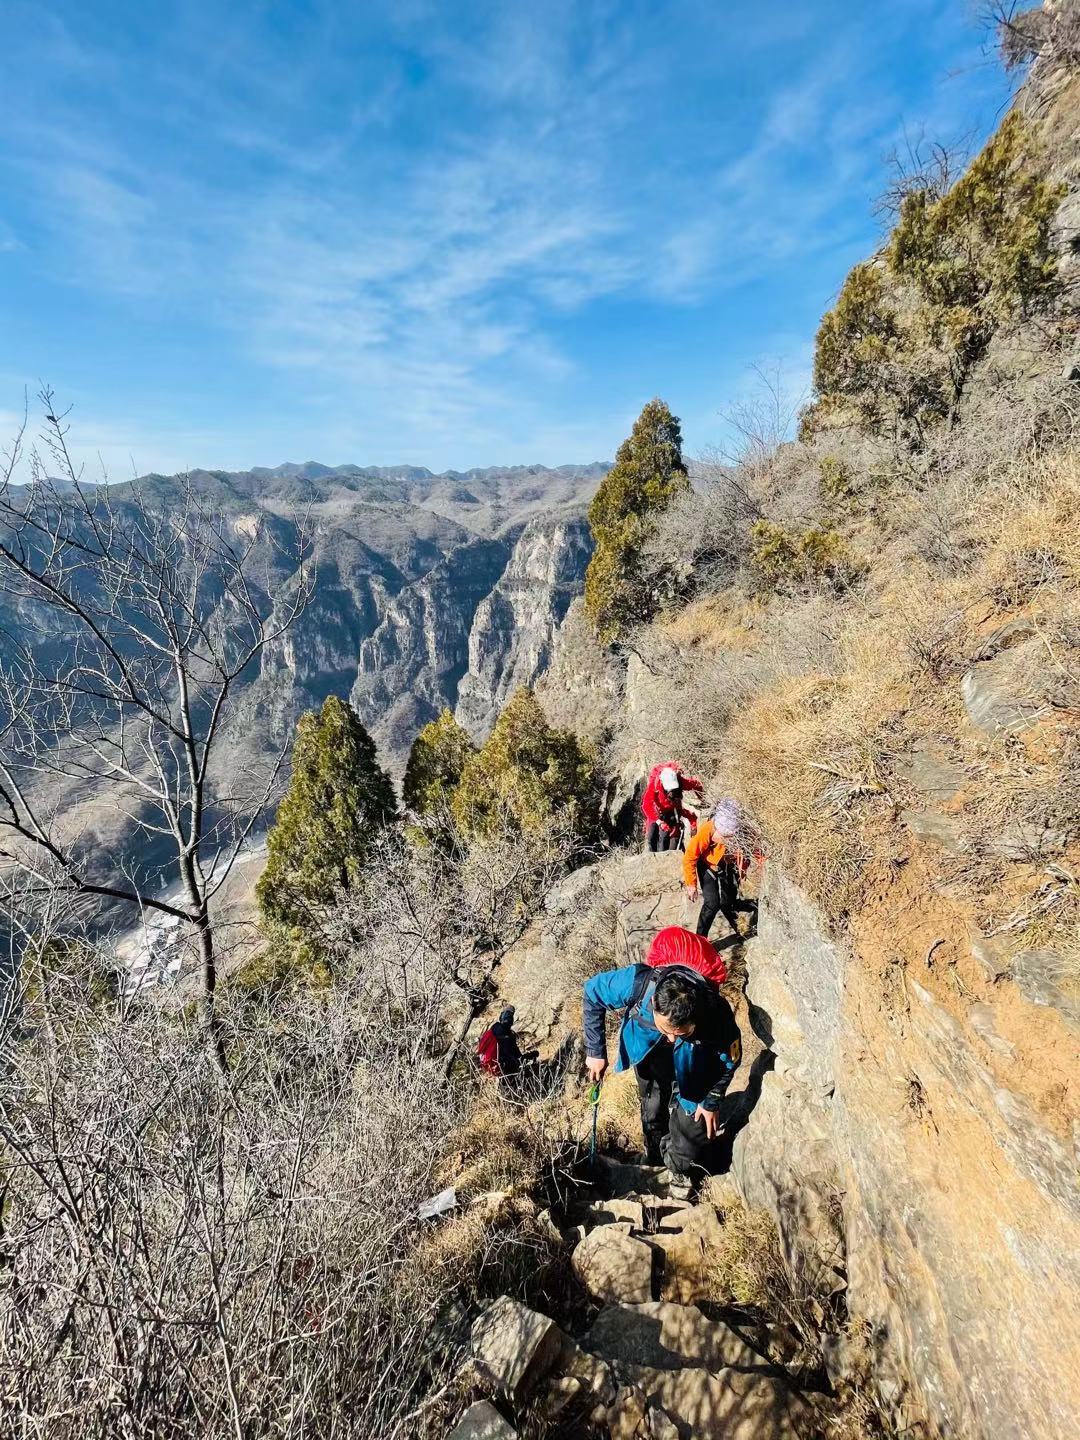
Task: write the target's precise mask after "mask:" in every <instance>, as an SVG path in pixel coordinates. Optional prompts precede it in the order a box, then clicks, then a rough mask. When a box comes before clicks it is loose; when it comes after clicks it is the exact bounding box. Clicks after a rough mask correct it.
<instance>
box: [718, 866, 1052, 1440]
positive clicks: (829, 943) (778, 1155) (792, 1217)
mask: <svg viewBox="0 0 1080 1440" xmlns="http://www.w3.org/2000/svg"><path fill="white" fill-rule="evenodd" d="M890 898H891V900H892V902H893V904H894V906H895V907H896V909H897V910H899V911H901V912H902V911H903V909H904V897H903V896H902V895H899V894H893V895H892V896H891V897H890ZM912 898H913V897H911V896H909V897H908V904H909V906H910V912H911V920H910V921H909V922H908V923H912V922H913V921H914V920H915V917H916V916H917V915H918V906H917V904H912V903H911V901H912ZM934 938H935V937H931V939H930V943H931V944H933V941H934ZM865 945H866V941H865V940H864V952H863V957H862V958H860V956H859V954H858V953H856V952H854V951H853V950H852V949H850V948H849V947H847V946H845V945H843V944H841V943H837V942H836V941H835V940H834V939H832V938H831V937H830V935H829V933H828V931H827V929H826V927H825V924H824V922H823V917H822V916H821V915H820V914H819V913H818V912H817V911H816V909H815V907H814V906H813V904H812V903H811V902H810V901H809V900H808V899H807V897H806V896H805V895H804V894H802V893H801V892H800V891H799V889H798V888H797V887H796V886H795V885H793V884H792V883H791V881H790V880H788V879H787V878H785V877H784V875H783V874H782V872H780V871H778V870H774V871H772V873H770V876H769V880H768V884H767V886H766V890H765V895H764V897H763V902H762V907H761V927H760V935H759V938H758V939H757V940H756V941H754V942H753V943H752V944H751V945H750V946H749V947H748V955H747V973H748V977H749V978H748V984H747V998H748V999H749V1001H750V1003H751V1005H752V1006H754V1007H755V1010H756V1016H757V1023H758V1026H759V1029H760V1030H763V1031H764V1032H765V1033H766V1034H767V1035H768V1037H769V1040H770V1044H771V1048H772V1049H773V1051H774V1052H775V1055H776V1064H775V1068H774V1069H773V1070H772V1071H771V1073H768V1074H766V1075H765V1076H764V1079H763V1084H762V1089H761V1097H760V1100H759V1101H758V1103H757V1106H756V1108H755V1109H754V1112H753V1114H752V1116H751V1118H750V1122H749V1123H748V1124H747V1125H746V1126H745V1128H744V1129H743V1130H742V1131H741V1132H740V1133H739V1136H738V1137H737V1139H736V1141H735V1146H734V1161H733V1166H734V1174H735V1178H736V1180H737V1181H738V1184H739V1187H740V1190H741V1191H742V1193H743V1195H744V1197H745V1198H746V1200H747V1201H748V1203H750V1204H754V1205H760V1206H764V1207H765V1208H768V1209H770V1210H771V1211H772V1212H773V1214H774V1215H775V1217H776V1219H777V1221H778V1223H779V1225H780V1227H781V1230H782V1232H783V1234H784V1238H785V1240H786V1242H787V1244H788V1246H789V1247H790V1249H791V1251H792V1253H793V1254H796V1255H800V1254H801V1255H802V1257H803V1260H804V1263H807V1261H808V1260H809V1263H814V1261H815V1260H816V1261H817V1262H818V1263H823V1264H828V1263H833V1262H835V1259H836V1257H837V1256H838V1255H839V1256H846V1264H847V1273H848V1306H849V1311H850V1312H851V1313H852V1314H853V1315H855V1316H857V1317H858V1318H859V1319H860V1320H861V1321H862V1322H863V1323H864V1324H865V1325H866V1327H867V1329H868V1333H869V1336H870V1340H871V1344H872V1346H873V1348H874V1352H875V1356H876V1360H877V1376H878V1381H879V1384H880V1385H881V1387H882V1390H883V1393H884V1395H885V1397H886V1398H887V1399H888V1400H889V1401H890V1402H891V1403H892V1404H893V1405H894V1406H895V1407H896V1408H897V1409H898V1410H899V1411H900V1412H901V1413H902V1414H904V1415H905V1416H906V1417H907V1418H908V1419H909V1420H910V1419H913V1418H917V1417H918V1415H919V1412H920V1411H924V1412H925V1413H927V1414H928V1415H929V1417H930V1419H931V1420H932V1421H933V1422H934V1424H935V1427H936V1428H937V1429H938V1430H939V1431H940V1433H942V1434H944V1435H987V1436H989V1435H993V1436H996V1437H1003V1440H1004V1437H1014V1436H1015V1437H1020V1436H1035V1435H1037V1436H1040V1437H1051V1436H1052V1437H1061V1440H1064V1437H1066V1436H1067V1435H1070V1434H1073V1433H1075V1416H1076V1413H1077V1407H1078V1406H1080V1382H1078V1379H1077V1377H1078V1375H1080V1365H1078V1361H1080V1354H1078V1352H1077V1343H1076V1337H1077V1336H1078V1335H1080V1196H1078V1193H1077V1189H1076V1183H1075V1174H1076V1170H1075V1165H1076V1159H1075V1154H1074V1152H1073V1147H1072V1145H1071V1143H1070V1140H1069V1137H1068V1135H1067V1133H1064V1134H1063V1133H1062V1132H1061V1128H1060V1126H1059V1125H1058V1126H1055V1125H1053V1124H1052V1123H1050V1122H1049V1121H1048V1119H1047V1118H1046V1117H1045V1116H1044V1115H1041V1114H1039V1113H1038V1111H1037V1109H1036V1107H1035V1106H1034V1105H1033V1104H1032V1101H1031V1099H1030V1097H1029V1095H1028V1094H1027V1093H1025V1092H1026V1091H1027V1090H1028V1088H1029V1086H1028V1083H1027V1081H1028V1077H1025V1076H1024V1074H1023V1073H1022V1071H1021V1069H1020V1067H1019V1066H1018V1064H1017V1059H1018V1057H1017V1054H1016V1050H1015V1047H1014V1046H1013V1045H1012V1044H1011V1043H1010V1041H1009V1040H1008V1039H1006V1038H1005V1034H1004V1033H1002V1032H1003V1031H1004V1029H1005V1024H1004V1021H1003V1015H1002V1012H1003V1011H1004V1010H1007V1009H1008V1008H1009V1007H1008V1002H1007V1000H1006V999H1005V997H1002V998H1001V999H999V1000H998V1001H996V1002H991V1003H987V1002H986V1001H982V1000H974V999H972V1000H969V1001H967V1002H966V1003H964V1004H963V1005H962V1006H961V1010H960V1014H959V1015H957V1014H956V1013H952V1010H951V1009H950V1007H947V1006H946V1005H945V1004H943V1003H942V1002H941V1001H940V1000H939V999H937V998H935V996H934V994H933V993H932V991H931V989H930V988H928V986H927V985H924V984H921V983H919V981H918V980H916V979H915V978H914V977H913V976H911V975H910V974H905V972H904V970H903V968H902V967H898V966H892V967H888V966H887V967H886V971H885V974H881V973H879V972H875V970H874V969H873V968H871V967H870V966H869V965H867V964H866V963H865ZM931 958H932V957H931ZM953 1008H955V1007H953ZM999 1026H1000V1027H1001V1028H999ZM1077 1039H1078V1036H1077V1034H1076V1033H1075V1032H1073V1033H1072V1034H1070V1033H1069V1031H1068V1027H1067V1026H1066V1025H1065V1022H1063V1021H1062V1020H1060V1019H1056V1018H1051V1017H1046V1019H1045V1020H1044V1023H1043V1025H1042V1040H1043V1043H1044V1044H1047V1045H1048V1046H1050V1047H1052V1053H1053V1054H1055V1055H1056V1056H1057V1057H1058V1059H1059V1061H1060V1062H1062V1078H1063V1079H1064V1078H1065V1075H1066V1074H1067V1073H1069V1072H1070V1071H1071V1073H1072V1074H1074V1075H1075V1073H1076V1041H1077ZM1070 1052H1072V1053H1071V1056H1070ZM1070 1059H1071V1061H1072V1063H1071V1065H1070V1063H1069V1061H1070Z"/></svg>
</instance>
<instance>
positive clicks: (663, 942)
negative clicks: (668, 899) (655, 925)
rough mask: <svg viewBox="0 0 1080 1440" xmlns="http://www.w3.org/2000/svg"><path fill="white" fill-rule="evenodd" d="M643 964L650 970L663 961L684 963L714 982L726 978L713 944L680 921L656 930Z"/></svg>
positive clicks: (715, 983)
mask: <svg viewBox="0 0 1080 1440" xmlns="http://www.w3.org/2000/svg"><path fill="white" fill-rule="evenodd" d="M645 964H646V965H649V966H651V967H652V969H654V970H659V969H661V968H662V967H663V966H664V965H685V967H686V968H687V969H688V970H696V971H697V973H698V974H699V975H701V976H703V977H704V978H705V979H706V980H710V981H711V982H712V983H713V984H714V985H723V983H724V982H725V980H726V979H727V966H726V965H725V964H724V960H723V957H722V956H721V955H720V954H719V953H718V952H717V950H716V947H715V946H714V945H711V944H710V943H709V941H708V940H706V939H705V937H704V935H695V934H694V932H693V931H692V930H684V929H683V928H682V926H681V925H668V926H667V927H666V929H663V930H660V931H658V932H657V934H656V937H655V939H654V940H653V942H652V944H651V945H650V946H649V953H648V955H647V956H646V957H645Z"/></svg>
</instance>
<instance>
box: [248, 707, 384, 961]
mask: <svg viewBox="0 0 1080 1440" xmlns="http://www.w3.org/2000/svg"><path fill="white" fill-rule="evenodd" d="M394 813H395V803H394V790H393V786H392V784H391V782H390V778H389V776H388V775H387V774H386V772H385V771H384V770H383V769H382V768H381V767H380V765H379V763H378V759H377V757H376V754H375V743H374V741H373V740H372V739H371V736H370V735H369V734H368V733H367V731H366V730H365V729H364V727H363V725H362V724H361V723H360V719H359V717H358V716H357V714H356V712H355V711H354V710H353V709H352V707H351V706H350V705H348V704H347V703H346V702H345V701H344V700H339V699H338V698H337V696H335V695H331V696H329V697H328V698H327V699H326V700H325V701H324V702H323V707H322V709H321V710H320V711H319V712H318V713H316V712H315V711H309V712H308V714H306V715H302V716H301V717H300V723H299V724H298V725H297V727H296V745H295V748H294V750H293V773H292V779H291V780H290V782H289V788H288V790H287V792H286V794H285V798H284V799H283V800H282V802H281V805H280V807H279V809H278V813H277V819H276V821H275V823H274V826H273V829H272V830H271V831H270V836H269V841H268V851H269V858H268V859H267V863H266V869H265V870H264V871H263V873H262V875H261V876H260V878H259V882H258V884H257V886H256V887H255V895H256V898H257V900H258V903H259V912H260V914H261V916H262V918H263V920H264V922H267V923H268V924H269V926H270V927H271V929H272V930H274V931H275V932H276V933H278V934H279V935H280V934H282V932H284V933H285V934H287V935H288V936H289V937H290V938H291V940H292V941H293V942H295V943H297V944H301V945H302V944H304V943H306V941H307V939H308V938H309V937H310V935H311V933H312V932H313V930H315V929H316V928H317V926H318V924H319V920H320V916H321V913H322V911H323V910H324V908H325V907H326V906H327V905H329V904H330V903H331V901H332V900H333V899H334V897H335V896H336V895H337V894H338V893H339V892H340V891H342V890H343V889H345V888H346V887H347V886H349V885H351V884H353V883H355V881H356V880H357V878H358V877H359V875H360V873H361V871H362V870H363V867H364V863H365V861H366V859H367V856H368V853H369V850H370V848H371V844H372V840H373V838H374V837H375V835H377V834H378V832H379V831H380V830H381V829H382V828H383V827H384V826H385V825H387V824H388V823H389V822H390V821H391V820H392V819H393V818H394Z"/></svg>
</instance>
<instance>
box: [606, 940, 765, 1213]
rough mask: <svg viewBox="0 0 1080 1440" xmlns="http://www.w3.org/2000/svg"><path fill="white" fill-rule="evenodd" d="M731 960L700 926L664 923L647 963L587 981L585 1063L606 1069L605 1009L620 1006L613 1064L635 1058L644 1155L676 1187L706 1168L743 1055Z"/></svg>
mask: <svg viewBox="0 0 1080 1440" xmlns="http://www.w3.org/2000/svg"><path fill="white" fill-rule="evenodd" d="M726 979H727V968H726V966H725V965H724V962H723V960H722V959H721V957H720V955H719V954H718V953H717V951H716V949H715V948H714V947H713V946H712V945H711V944H710V943H709V941H708V940H706V939H705V938H704V937H703V936H701V935H695V934H693V933H692V932H691V931H689V930H684V929H682V928H681V927H680V926H678V925H669V926H668V927H667V928H666V929H664V930H661V931H660V932H659V934H658V935H657V936H656V938H655V939H654V940H653V942H652V945H651V946H650V947H649V953H648V956H647V959H646V962H645V964H644V965H625V966H622V967H621V968H620V969H618V970H606V971H603V972H602V973H601V974H599V975H594V976H593V977H592V978H591V979H590V980H587V981H586V982H585V1006H584V1021H585V1055H586V1060H585V1065H586V1068H587V1070H588V1072H589V1076H590V1078H591V1079H592V1080H593V1081H599V1080H600V1079H602V1077H603V1075H604V1072H605V1070H606V1069H607V1064H608V1061H607V1035H606V1018H607V1012H608V1011H609V1010H617V1011H620V1012H621V1015H622V1019H621V1022H620V1026H619V1041H618V1051H619V1053H618V1059H617V1060H616V1063H615V1069H616V1071H619V1070H627V1069H629V1068H630V1067H631V1066H633V1068H634V1070H635V1072H636V1073H637V1083H638V1094H639V1098H640V1102H641V1130H642V1135H643V1137H644V1140H645V1155H646V1159H647V1161H648V1163H649V1164H652V1165H659V1164H665V1165H666V1166H667V1168H668V1171H669V1172H670V1174H671V1175H672V1177H673V1178H674V1180H675V1186H676V1188H681V1189H685V1190H689V1187H690V1183H691V1172H692V1171H693V1170H694V1169H696V1168H699V1169H704V1170H708V1168H709V1160H710V1147H711V1144H712V1141H713V1140H714V1139H715V1138H716V1135H717V1132H718V1130H719V1128H720V1127H719V1119H718V1111H719V1109H720V1105H721V1102H722V1101H723V1098H724V1095H725V1093H726V1091H727V1088H728V1085H729V1083H730V1081H731V1077H732V1075H733V1074H734V1073H735V1069H736V1067H737V1066H738V1064H739V1061H740V1059H741V1058H742V1039H741V1036H740V1034H739V1027H738V1025H736V1023H735V1016H734V1015H733V1014H732V1010H731V1006H730V1005H729V1004H728V1003H727V1001H726V1000H725V999H724V997H723V996H722V995H721V994H720V990H719V987H720V986H721V985H722V984H723V983H724V981H725V980H726Z"/></svg>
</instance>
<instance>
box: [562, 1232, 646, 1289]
mask: <svg viewBox="0 0 1080 1440" xmlns="http://www.w3.org/2000/svg"><path fill="white" fill-rule="evenodd" d="M571 1264H572V1265H573V1267H574V1274H575V1275H576V1276H577V1277H578V1279H579V1280H580V1281H581V1283H582V1284H583V1285H584V1286H585V1289H586V1290H588V1292H589V1294H590V1295H592V1296H593V1297H594V1298H595V1299H597V1300H605V1301H608V1302H609V1303H610V1302H619V1301H623V1302H625V1303H626V1304H628V1305H639V1304H641V1303H642V1302H643V1301H646V1300H650V1299H651V1298H652V1268H653V1257H652V1251H651V1250H650V1249H649V1247H648V1245H646V1244H644V1243H643V1242H642V1241H641V1240H635V1239H633V1238H632V1237H631V1236H630V1235H626V1234H623V1233H622V1231H621V1229H620V1228H619V1227H617V1226H615V1225H601V1226H599V1227H598V1228H597V1229H596V1230H591V1231H590V1232H589V1234H588V1235H586V1236H585V1239H584V1240H583V1241H582V1242H581V1244H580V1245H579V1246H578V1247H577V1249H576V1250H575V1251H574V1253H573V1255H572V1256H571Z"/></svg>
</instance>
